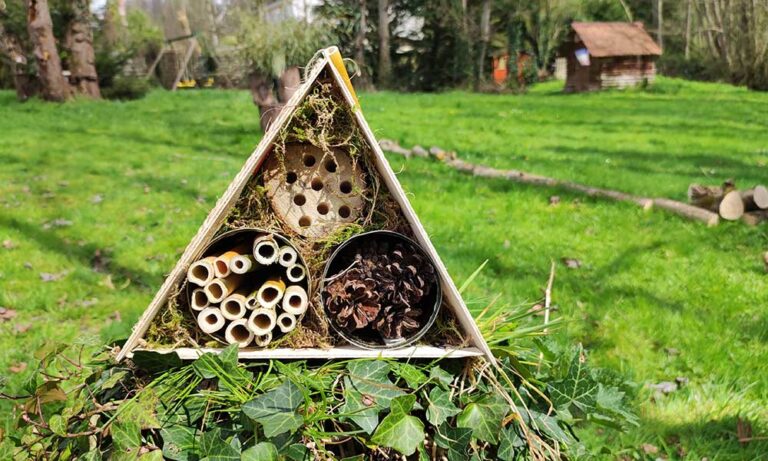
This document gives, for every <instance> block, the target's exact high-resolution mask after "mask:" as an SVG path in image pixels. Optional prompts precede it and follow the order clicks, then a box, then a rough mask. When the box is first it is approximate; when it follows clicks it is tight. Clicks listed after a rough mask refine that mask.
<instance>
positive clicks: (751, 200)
mask: <svg viewBox="0 0 768 461" xmlns="http://www.w3.org/2000/svg"><path fill="white" fill-rule="evenodd" d="M741 199H742V201H743V202H744V210H745V211H757V210H765V209H768V188H766V187H765V186H755V188H754V189H747V190H745V191H742V192H741Z"/></svg>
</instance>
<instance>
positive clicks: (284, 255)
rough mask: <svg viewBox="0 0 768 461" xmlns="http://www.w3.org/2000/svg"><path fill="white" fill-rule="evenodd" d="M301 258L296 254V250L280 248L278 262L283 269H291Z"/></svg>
mask: <svg viewBox="0 0 768 461" xmlns="http://www.w3.org/2000/svg"><path fill="white" fill-rule="evenodd" d="M298 258H299V255H298V254H297V253H296V250H294V249H293V248H291V247H282V248H280V252H279V254H278V262H279V263H280V265H281V266H283V267H291V266H293V265H294V264H296V260H297V259H298Z"/></svg>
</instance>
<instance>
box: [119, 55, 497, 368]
mask: <svg viewBox="0 0 768 461" xmlns="http://www.w3.org/2000/svg"><path fill="white" fill-rule="evenodd" d="M231 344H236V345H237V346H238V347H239V356H240V358H241V359H293V358H303V359H312V358H316V359H335V358H361V357H400V358H441V357H452V358H460V357H473V356H485V357H487V358H488V359H492V356H491V351H490V349H489V348H488V345H487V344H486V342H485V341H484V340H483V337H482V336H481V334H480V332H479V330H478V328H477V326H476V325H475V323H474V320H473V319H472V317H471V315H470V314H469V311H468V310H467V308H466V305H465V304H464V302H463V300H462V299H461V296H460V295H459V292H458V290H457V289H456V286H455V285H454V283H453V281H452V280H451V278H450V276H449V275H448V272H447V270H446V269H445V266H444V265H443V263H442V261H441V260H440V257H439V255H438V254H437V252H436V251H435V248H434V247H433V245H432V243H431V242H430V240H429V236H428V235H427V233H426V232H425V230H424V228H423V226H422V225H421V223H420V222H419V219H418V217H417V216H416V214H415V212H414V211H413V208H412V207H411V205H410V203H409V202H408V199H407V198H406V195H405V193H404V191H403V189H402V187H401V185H400V183H399V182H398V180H397V178H396V177H395V175H394V173H393V171H392V169H391V167H390V165H389V164H388V163H387V160H386V159H385V157H384V155H383V153H382V151H381V149H380V148H379V145H378V143H377V142H376V139H375V138H374V135H373V133H372V131H371V129H370V128H369V126H368V124H367V122H366V121H365V118H364V117H363V114H362V111H361V109H360V106H359V102H358V100H357V96H356V95H355V91H354V89H353V87H352V84H351V82H350V79H349V76H348V74H347V72H346V70H345V68H344V65H343V62H342V58H341V55H340V54H339V52H338V50H337V49H336V48H335V47H332V48H328V49H326V50H323V51H322V52H320V53H319V54H318V58H317V59H316V61H315V62H314V63H311V64H310V66H309V67H308V70H307V77H306V79H305V82H304V83H303V84H302V86H301V87H300V88H299V89H298V90H297V91H296V93H295V94H294V96H293V97H292V99H291V100H290V101H289V102H288V104H287V105H286V107H285V108H284V109H283V111H282V112H281V113H280V115H279V116H278V117H277V118H276V120H275V122H274V123H273V124H272V125H271V126H270V128H269V129H268V130H267V132H266V134H265V136H264V138H263V139H262V140H261V142H260V143H259V145H258V147H257V148H256V150H255V151H254V152H253V153H252V154H251V156H250V157H249V158H248V160H247V161H246V162H245V165H244V166H243V168H242V169H241V171H240V172H239V173H238V174H237V176H236V177H235V178H234V180H233V181H232V182H231V183H230V185H229V187H228V189H227V191H226V192H225V193H224V195H223V196H222V197H221V198H220V199H219V201H218V203H217V204H216V206H215V207H214V208H213V210H211V211H210V213H209V215H208V217H207V218H206V220H205V222H204V223H203V224H202V226H201V227H200V229H199V230H198V231H197V234H196V235H195V236H194V238H193V239H192V241H191V242H190V243H189V245H188V246H187V248H186V250H185V251H184V253H183V255H182V256H181V258H180V259H179V260H178V262H177V264H176V266H175V267H174V269H173V271H172V272H171V273H170V275H169V276H168V277H167V279H166V280H165V282H164V283H163V285H162V287H161V288H160V290H159V291H158V292H157V294H156V295H155V297H154V299H153V300H152V302H151V303H150V305H149V306H148V307H147V309H146V311H145V312H144V314H143V315H142V317H141V318H140V319H139V321H138V323H137V324H136V326H135V327H134V329H133V332H132V334H131V336H130V338H129V339H128V341H127V342H126V344H125V346H124V347H123V349H122V351H121V353H120V355H119V357H118V358H119V359H123V358H126V357H131V356H132V355H133V354H134V352H136V351H154V352H159V353H175V354H177V355H178V356H179V357H180V358H181V359H194V358H196V357H198V356H199V355H201V354H203V353H205V352H216V351H220V350H222V349H223V348H225V347H227V346H228V345H231Z"/></svg>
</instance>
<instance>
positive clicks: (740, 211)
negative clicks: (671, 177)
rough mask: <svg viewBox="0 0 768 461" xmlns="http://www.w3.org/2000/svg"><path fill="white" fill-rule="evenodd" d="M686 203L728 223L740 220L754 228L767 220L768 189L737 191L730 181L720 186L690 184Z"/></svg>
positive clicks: (757, 187)
mask: <svg viewBox="0 0 768 461" xmlns="http://www.w3.org/2000/svg"><path fill="white" fill-rule="evenodd" d="M688 201H689V202H690V203H691V205H694V206H697V207H699V208H702V209H705V210H709V211H712V212H715V213H717V214H719V215H720V217H721V218H723V219H725V220H728V221H735V220H738V219H741V220H742V221H744V222H745V223H747V224H749V225H752V226H754V225H757V224H759V223H761V222H763V221H764V220H765V219H766V218H768V188H766V187H765V186H763V185H757V186H755V187H753V188H751V189H745V190H739V189H737V188H736V184H735V183H734V182H733V181H732V180H728V181H725V182H724V183H723V184H722V185H720V186H707V185H701V184H691V185H690V186H689V187H688Z"/></svg>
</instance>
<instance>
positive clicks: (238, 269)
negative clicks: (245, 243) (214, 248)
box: [229, 254, 260, 274]
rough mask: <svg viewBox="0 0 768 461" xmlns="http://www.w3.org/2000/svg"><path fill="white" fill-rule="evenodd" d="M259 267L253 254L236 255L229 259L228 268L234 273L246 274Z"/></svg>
mask: <svg viewBox="0 0 768 461" xmlns="http://www.w3.org/2000/svg"><path fill="white" fill-rule="evenodd" d="M259 267H260V264H258V263H257V262H256V260H255V259H254V258H253V255H250V254H247V255H237V256H235V257H234V258H232V259H231V260H230V261H229V270H231V271H232V272H233V273H235V274H246V273H248V272H252V271H255V270H256V269H258V268H259Z"/></svg>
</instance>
